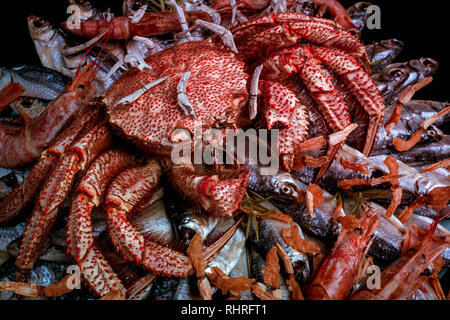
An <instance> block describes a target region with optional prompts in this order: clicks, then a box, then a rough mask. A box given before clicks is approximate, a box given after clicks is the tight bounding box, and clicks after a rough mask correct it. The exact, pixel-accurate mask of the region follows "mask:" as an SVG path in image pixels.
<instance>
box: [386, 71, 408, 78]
mask: <svg viewBox="0 0 450 320" xmlns="http://www.w3.org/2000/svg"><path fill="white" fill-rule="evenodd" d="M403 74H404V73H403V71H402V70H400V69H392V70H391V71H389V77H391V78H400V77H401V76H403Z"/></svg>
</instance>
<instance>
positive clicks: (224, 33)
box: [195, 19, 238, 53]
mask: <svg viewBox="0 0 450 320" xmlns="http://www.w3.org/2000/svg"><path fill="white" fill-rule="evenodd" d="M195 24H196V25H197V26H200V27H202V28H205V29H208V30H210V31H212V32H214V33H215V34H217V35H219V36H220V38H221V39H222V41H223V43H224V44H225V45H226V46H227V47H229V48H230V49H231V51H233V52H234V53H238V50H237V48H236V44H235V43H234V38H233V34H232V33H231V31H230V30H228V29H227V28H225V27H222V26H220V25H217V24H214V23H211V22H208V21H205V20H201V19H197V20H196V21H195Z"/></svg>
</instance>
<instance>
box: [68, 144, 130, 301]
mask: <svg viewBox="0 0 450 320" xmlns="http://www.w3.org/2000/svg"><path fill="white" fill-rule="evenodd" d="M131 163H133V157H132V156H130V155H128V154H127V153H125V152H122V151H117V150H109V151H106V152H105V153H103V154H102V155H101V156H99V157H98V158H97V160H95V162H94V163H93V164H92V165H91V166H90V168H89V169H88V171H87V172H86V174H85V175H84V177H83V179H82V180H81V181H80V183H79V185H78V187H77V188H76V190H75V196H74V197H73V199H74V200H73V203H72V206H71V209H70V213H69V218H68V222H67V244H68V248H67V251H68V253H70V255H71V256H73V257H74V258H75V260H76V261H77V264H78V266H79V267H80V268H81V272H82V273H83V276H84V279H86V281H87V282H88V283H89V285H90V287H91V288H92V290H93V291H94V292H95V293H96V294H98V295H99V296H104V295H106V294H108V293H109V292H110V291H111V290H115V289H119V290H120V291H121V292H122V293H123V294H125V289H124V287H123V286H122V284H121V282H120V280H119V279H118V277H117V275H116V274H115V273H114V271H113V270H112V268H111V266H110V265H109V263H108V262H107V261H106V259H105V257H104V256H103V254H102V253H101V251H100V250H99V249H98V247H97V245H96V243H95V242H94V236H93V230H92V222H91V217H90V215H91V212H92V210H93V209H94V208H99V206H100V203H101V201H102V199H103V197H104V194H105V192H106V189H107V187H108V185H109V184H110V182H111V181H112V180H113V179H114V178H115V177H116V176H117V174H119V173H120V172H121V171H122V170H124V169H125V168H126V167H127V166H128V165H129V164H131Z"/></svg>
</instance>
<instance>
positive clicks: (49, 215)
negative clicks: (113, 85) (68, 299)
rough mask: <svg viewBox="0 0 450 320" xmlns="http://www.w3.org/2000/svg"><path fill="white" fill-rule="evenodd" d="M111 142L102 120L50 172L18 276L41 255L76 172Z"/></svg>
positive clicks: (19, 260)
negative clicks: (43, 245)
mask: <svg viewBox="0 0 450 320" xmlns="http://www.w3.org/2000/svg"><path fill="white" fill-rule="evenodd" d="M110 143H111V135H110V133H109V130H108V128H107V127H106V125H105V124H104V123H100V124H98V125H97V126H95V127H94V128H93V129H91V130H90V131H89V132H88V133H86V134H85V135H84V136H83V137H81V138H80V139H79V140H78V141H76V142H75V143H74V144H72V146H71V147H70V148H69V150H68V151H67V152H66V153H65V154H64V155H63V157H62V158H61V159H60V160H59V161H58V162H57V164H56V165H55V168H54V169H53V171H51V173H50V174H49V176H47V178H46V180H45V183H44V185H43V187H42V191H41V193H40V195H39V198H38V201H37V203H36V205H35V207H34V209H33V212H32V214H31V217H30V220H29V222H28V225H27V227H26V229H25V232H24V234H23V238H22V243H21V245H20V249H19V254H18V256H17V260H16V263H15V265H16V267H17V269H18V273H17V279H16V280H18V281H21V280H23V275H24V273H25V272H27V271H28V270H31V269H32V268H33V266H34V263H35V262H36V261H37V259H38V258H39V254H40V251H41V247H42V244H43V243H44V241H45V239H46V238H47V236H48V234H49V233H50V229H51V227H52V226H53V224H54V222H55V220H56V217H57V215H58V212H59V209H60V207H61V206H62V204H63V202H64V199H65V198H66V196H67V194H68V193H69V191H70V189H71V188H72V183H73V182H74V180H75V177H76V174H77V173H78V172H80V171H82V170H84V169H85V168H86V166H87V165H88V164H89V163H90V162H91V161H93V160H94V159H95V158H96V157H97V156H98V155H99V154H100V153H101V152H102V151H103V150H104V149H105V148H106V147H107V146H109V145H110Z"/></svg>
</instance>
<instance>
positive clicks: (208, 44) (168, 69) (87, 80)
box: [0, 13, 384, 295]
mask: <svg viewBox="0 0 450 320" xmlns="http://www.w3.org/2000/svg"><path fill="white" fill-rule="evenodd" d="M111 25H112V26H113V27H114V26H115V24H111ZM219 31H220V32H221V33H220V34H219V35H220V38H222V37H225V36H226V35H227V32H225V31H227V30H224V29H219ZM231 31H232V33H233V35H234V41H235V45H236V47H234V46H233V45H231V49H230V48H229V47H227V46H225V45H223V44H222V43H221V41H220V40H219V37H217V39H215V38H213V39H212V40H205V41H198V42H188V43H184V44H180V45H177V46H175V47H172V48H169V49H166V50H164V51H161V52H159V53H157V54H155V55H152V56H150V57H149V58H147V59H146V63H147V64H148V65H149V66H150V67H151V68H150V69H149V70H144V71H140V70H138V69H131V70H130V71H128V72H127V73H125V74H124V75H123V76H122V77H121V78H120V79H119V80H118V81H116V82H115V83H114V84H113V86H112V87H111V88H110V89H109V91H108V92H107V93H106V94H105V96H104V97H103V98H102V103H103V104H104V105H105V106H106V112H107V115H108V116H107V120H106V121H105V120H104V115H103V114H102V112H101V111H100V110H99V109H98V107H97V106H96V105H92V104H91V105H90V104H89V103H88V102H89V100H90V99H91V98H92V92H93V90H92V87H91V82H92V79H93V76H94V75H95V66H93V65H89V66H88V67H86V68H85V70H83V71H82V72H81V73H80V74H79V75H78V77H77V78H76V79H75V80H74V81H73V83H72V84H71V85H70V86H69V87H68V88H67V89H66V91H65V92H64V93H63V94H62V95H61V96H60V97H58V98H57V99H56V100H55V101H53V102H52V105H51V106H49V108H47V109H46V111H45V112H44V113H43V114H42V115H41V116H40V117H39V118H36V119H35V120H33V122H32V123H28V124H27V125H26V126H25V127H23V128H20V129H17V130H14V131H12V130H9V129H8V130H7V129H5V128H3V127H2V132H1V133H0V134H2V141H1V144H2V150H5V149H4V148H3V146H5V145H11V146H13V149H14V148H16V149H15V150H19V151H24V152H23V154H26V155H27V156H28V155H30V154H32V155H34V157H36V156H37V154H38V151H39V150H40V149H41V148H45V147H46V146H47V145H49V142H50V141H53V142H52V143H51V145H50V147H49V148H48V149H47V150H46V151H45V152H44V153H43V154H42V155H41V156H40V160H39V162H38V163H37V164H36V165H35V166H34V168H33V169H32V170H31V172H30V174H29V175H28V176H27V178H26V179H25V181H24V182H23V183H22V184H21V185H19V186H18V187H17V188H16V189H15V190H14V191H13V192H12V193H11V194H10V195H9V196H8V197H7V198H6V199H5V200H4V201H3V202H1V203H0V222H4V221H7V220H10V219H12V218H13V217H14V216H16V215H17V214H18V213H19V212H20V211H21V209H23V208H24V207H25V205H26V204H28V203H29V202H30V201H31V200H32V199H33V195H34V194H35V193H36V192H38V191H39V195H38V197H37V199H38V200H37V202H36V204H35V207H34V209H33V213H32V215H31V218H30V221H29V223H28V226H27V228H26V231H25V234H24V236H23V240H22V244H21V247H20V251H19V255H18V258H17V261H16V267H17V268H18V270H19V271H20V272H19V274H20V275H21V274H23V272H24V271H27V270H30V269H31V268H32V267H33V264H34V262H35V261H36V260H37V259H38V257H39V252H40V248H41V246H42V244H43V241H44V240H45V238H46V237H47V236H48V234H49V232H50V229H51V227H52V225H53V223H54V221H55V219H56V216H57V214H58V212H59V210H60V208H61V206H62V204H63V201H64V199H65V198H66V197H67V195H68V194H69V193H70V192H71V190H74V192H73V195H72V204H71V209H70V213H69V217H68V226H67V241H68V251H69V253H70V254H71V255H72V256H73V257H74V259H75V260H76V261H77V263H78V265H79V266H80V268H81V271H82V273H83V276H84V278H85V279H86V281H87V282H88V283H89V284H90V286H91V287H92V289H93V290H94V292H96V293H97V294H99V295H106V294H108V293H109V292H110V291H111V290H113V289H119V290H120V291H122V292H123V291H124V288H123V286H122V285H121V283H120V280H119V279H118V278H117V277H116V276H115V274H114V272H113V270H112V268H111V267H110V266H109V265H108V262H107V261H106V259H104V257H103V256H102V253H101V251H100V250H99V249H98V247H97V245H96V242H95V240H94V237H93V234H92V223H91V219H90V215H91V212H92V210H94V209H95V208H97V209H102V210H103V211H104V212H105V216H106V220H107V225H108V231H109V234H110V237H111V239H112V241H113V243H114V245H115V247H116V248H117V249H118V250H119V251H120V252H121V254H122V255H123V257H124V259H125V260H129V261H136V262H137V263H139V264H141V265H142V266H144V267H145V268H147V269H149V270H151V271H152V272H154V273H157V274H162V275H166V276H175V277H186V276H188V275H190V274H192V273H193V272H194V271H193V266H192V263H191V261H190V260H189V259H188V257H187V256H186V255H184V254H183V253H181V252H178V251H176V250H173V249H170V248H168V247H166V246H164V245H162V244H160V243H158V242H157V241H152V240H151V239H147V238H144V237H143V236H142V235H140V234H139V232H137V231H136V229H135V228H134V227H133V225H132V224H131V223H130V222H129V221H128V216H129V215H130V214H133V213H134V212H138V211H139V208H142V207H143V206H145V205H146V204H148V203H150V202H151V201H152V195H153V193H154V191H155V189H156V186H157V184H158V180H159V178H160V176H161V174H162V172H163V167H162V165H161V164H160V163H159V161H158V160H156V159H164V160H168V159H169V156H170V153H171V151H172V149H173V142H174V141H173V140H172V136H171V133H172V132H173V131H174V130H176V129H178V128H184V129H187V130H189V131H191V132H192V131H193V130H194V128H195V125H196V122H200V123H201V125H202V127H203V128H211V127H213V128H219V129H221V128H236V127H242V126H244V127H250V126H251V124H253V125H255V126H262V127H265V128H268V129H279V130H280V141H279V153H280V155H281V159H282V162H283V165H284V167H285V168H286V169H288V170H290V169H292V168H293V167H294V166H296V164H297V163H298V162H301V160H303V158H304V159H305V160H306V159H309V161H305V162H306V164H311V163H312V164H315V165H316V167H320V168H321V171H320V172H319V174H318V177H320V176H321V175H323V173H324V172H325V170H326V169H327V167H328V165H329V164H330V162H331V161H332V160H333V158H334V157H335V155H336V153H337V152H338V151H339V149H340V148H341V146H342V145H343V143H344V142H345V141H346V140H347V138H348V136H349V135H350V133H351V132H352V130H354V126H352V121H356V122H357V123H358V124H359V126H360V129H359V131H356V132H355V134H357V135H364V137H363V139H359V138H358V139H354V140H355V141H359V144H357V146H358V147H359V148H360V149H361V150H363V151H364V153H366V154H368V153H370V150H371V148H372V145H373V141H374V138H375V136H376V133H377V130H378V128H379V126H380V125H381V122H382V120H383V114H384V103H383V100H382V98H381V97H380V95H379V92H378V90H377V88H376V87H375V85H374V84H373V82H372V80H371V79H370V76H369V74H368V73H367V70H368V68H367V66H368V61H367V57H366V54H365V49H364V46H363V45H362V44H361V43H360V42H359V40H357V39H356V38H354V37H353V36H352V35H350V34H349V33H347V32H346V31H344V30H343V29H342V28H341V27H340V26H339V25H338V24H336V23H335V22H334V21H332V20H327V19H322V18H314V17H310V16H307V15H305V14H300V13H284V14H283V13H280V14H271V15H269V16H266V17H263V18H257V19H254V20H251V21H249V22H248V23H246V24H242V25H240V26H238V27H235V28H233V29H232V30H231ZM113 34H117V32H116V31H113ZM256 49H257V50H256ZM233 51H235V52H233ZM236 52H237V53H236ZM260 65H262V66H263V67H262V72H261V67H257V66H260ZM255 70H259V71H257V72H255V76H254V77H253V79H252V80H253V81H251V83H250V82H249V81H248V80H249V78H250V73H252V72H253V71H255ZM259 78H260V79H259ZM258 80H259V81H258ZM257 96H260V97H261V99H257ZM74 97H75V98H74ZM257 101H259V102H257ZM247 102H248V103H247ZM68 110H70V114H69V113H68ZM62 114H64V115H65V116H64V117H61V115H62ZM72 119H73V121H72ZM49 120H52V121H53V122H52V123H54V122H57V120H60V122H59V123H58V128H55V127H52V128H47V127H46V126H47V124H48V123H49ZM70 121H72V122H71V123H70ZM66 123H67V124H68V125H67V126H65V124H66ZM69 123H70V125H69ZM110 125H112V127H113V128H114V129H115V130H110ZM64 127H65V129H64ZM60 128H63V129H64V130H60ZM117 131H119V132H120V133H121V136H125V137H126V139H127V141H131V142H132V143H133V144H134V145H136V146H138V148H139V149H141V150H143V151H144V152H145V155H144V157H143V159H140V158H142V157H138V156H137V155H136V154H130V153H129V152H127V151H124V150H123V148H120V147H118V143H117V139H115V138H114V137H115V136H114V132H117ZM30 132H39V133H40V139H35V136H33V138H32V139H29V137H30ZM313 138H316V139H315V140H312V141H315V142H316V143H314V144H312V143H309V144H308V143H307V142H308V139H313ZM319 138H322V139H319ZM361 140H362V141H363V142H362V143H360V141H361ZM323 147H326V149H328V151H325V154H323V150H322V149H323ZM313 150H319V152H318V153H308V152H312V151H313ZM20 154H21V152H16V153H15V154H8V155H6V154H2V156H1V157H0V158H1V159H2V160H3V159H6V160H5V161H3V162H1V163H0V165H1V166H6V165H8V164H10V163H18V164H22V163H24V162H30V160H32V159H33V157H31V156H30V157H28V158H27V159H20V161H19V160H17V159H16V160H17V161H12V160H11V159H10V158H11V157H12V158H14V157H21V155H20ZM150 155H151V156H153V158H149V157H148V156H150ZM310 155H319V156H323V157H322V159H317V158H316V159H311V157H310ZM13 160H14V159H13ZM318 162H319V164H317V163H318ZM164 168H165V169H168V175H169V178H170V181H171V183H172V184H173V185H174V186H175V188H176V189H178V190H179V191H180V192H182V193H183V194H184V195H186V196H187V197H188V198H190V199H192V200H194V201H197V202H199V203H200V204H201V205H202V206H203V208H204V209H206V210H207V211H209V212H212V213H214V214H218V215H222V216H224V215H231V214H233V213H234V212H235V211H236V210H237V209H238V207H239V204H240V202H241V201H242V199H243V196H244V193H245V190H246V186H247V180H248V174H247V173H245V172H238V173H236V174H234V175H231V176H230V175H228V176H227V175H225V176H222V175H220V174H204V173H199V172H196V171H195V169H194V167H193V166H190V165H182V166H179V165H178V166H174V165H173V164H171V163H170V161H169V164H167V163H165V164H164ZM78 177H79V181H77V178H78ZM230 232H231V231H230ZM227 237H228V238H229V237H230V233H228V234H225V235H224V237H223V238H221V239H220V240H218V241H217V242H216V243H214V244H212V245H211V246H210V247H209V248H208V249H206V250H205V252H204V254H203V257H204V259H205V260H208V259H210V258H211V257H212V256H213V255H214V252H215V251H217V250H218V248H220V247H221V246H222V245H223V244H224V242H225V241H226V240H227V239H228V238H227Z"/></svg>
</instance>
